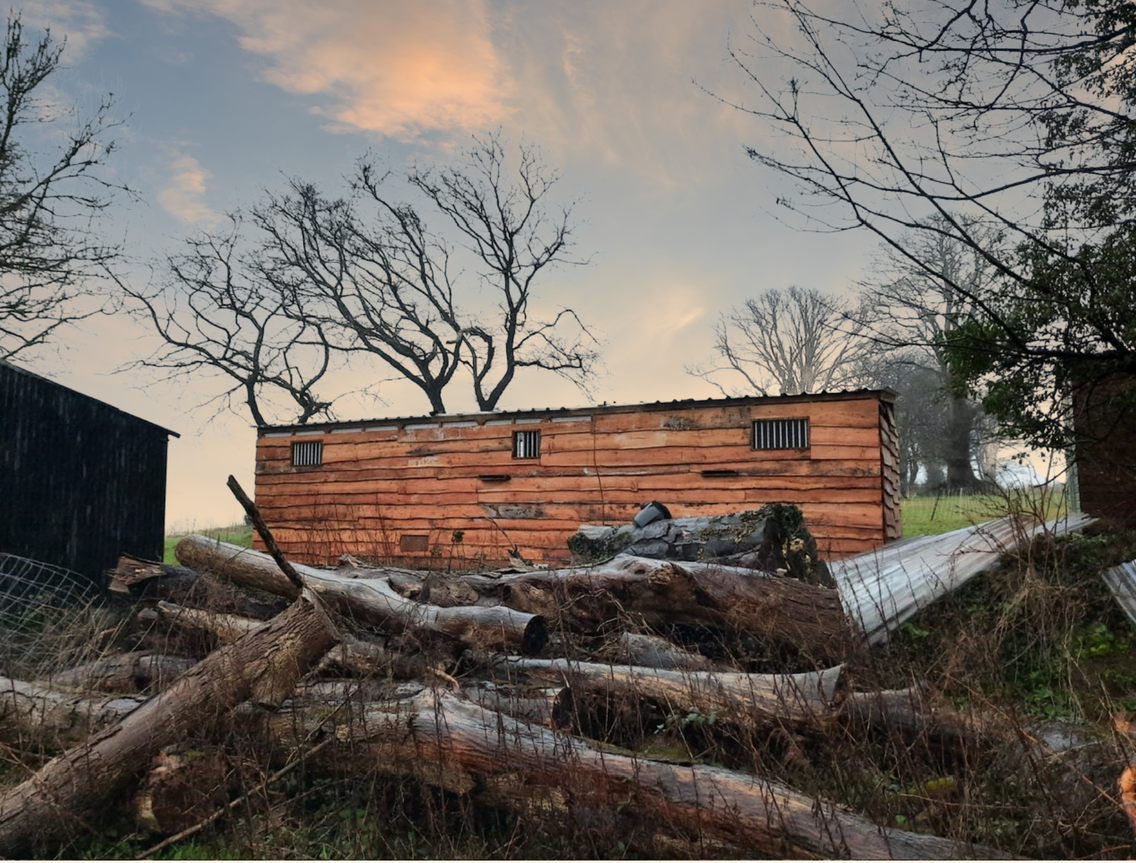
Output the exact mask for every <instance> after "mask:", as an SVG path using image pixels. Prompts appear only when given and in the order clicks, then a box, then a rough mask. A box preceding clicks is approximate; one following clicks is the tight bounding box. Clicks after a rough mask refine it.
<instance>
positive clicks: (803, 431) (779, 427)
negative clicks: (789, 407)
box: [753, 419, 809, 449]
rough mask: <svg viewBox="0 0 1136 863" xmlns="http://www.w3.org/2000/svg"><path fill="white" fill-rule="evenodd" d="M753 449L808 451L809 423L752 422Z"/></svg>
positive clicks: (782, 421) (803, 421) (785, 421)
mask: <svg viewBox="0 0 1136 863" xmlns="http://www.w3.org/2000/svg"><path fill="white" fill-rule="evenodd" d="M753 448H754V449H808V448H809V421H808V420H807V419H797V420H754V421H753Z"/></svg>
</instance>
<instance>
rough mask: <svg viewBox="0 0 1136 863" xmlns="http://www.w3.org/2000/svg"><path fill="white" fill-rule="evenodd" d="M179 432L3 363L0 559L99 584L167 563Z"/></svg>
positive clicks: (0, 372)
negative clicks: (115, 573)
mask: <svg viewBox="0 0 1136 863" xmlns="http://www.w3.org/2000/svg"><path fill="white" fill-rule="evenodd" d="M170 435H173V436H174V437H177V436H178V435H177V433H176V432H172V431H170V430H169V429H165V428H162V427H161V426H158V425H155V424H154V423H152V422H148V421H146V420H144V419H140V418H138V417H136V416H132V415H131V414H128V413H126V412H124V411H121V410H119V409H118V408H115V407H112V406H111V405H108V404H106V403H105V402H101V401H99V400H98V399H93V398H91V397H90V396H85V395H83V394H82V393H79V392H76V391H75V390H72V389H68V388H67V387H65V386H61V385H60V384H57V383H54V382H52V381H49V380H47V379H46V378H43V377H40V376H39V375H36V374H32V373H31V372H28V371H25V370H23V369H20V368H17V367H16V366H13V365H11V364H10V363H6V362H3V361H0V553H7V554H14V555H18V556H20V557H27V558H32V559H34V560H38V561H42V562H44V563H49V564H53V565H55V566H61V567H66V568H67V569H70V570H73V571H74V572H77V573H79V574H81V575H84V576H87V577H89V578H91V579H92V580H93V581H96V582H101V579H102V577H103V572H104V571H105V570H106V569H108V568H110V567H113V566H114V564H115V562H116V561H117V560H118V557H119V555H121V554H123V553H129V554H134V555H138V556H142V557H147V558H151V559H155V560H161V555H162V550H163V542H164V535H165V511H166V449H167V443H168V439H169V436H170Z"/></svg>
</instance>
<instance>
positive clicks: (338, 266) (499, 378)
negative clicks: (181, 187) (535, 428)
mask: <svg viewBox="0 0 1136 863" xmlns="http://www.w3.org/2000/svg"><path fill="white" fill-rule="evenodd" d="M505 164H506V154H505V149H504V147H503V145H502V144H501V142H500V140H499V138H498V137H497V136H490V137H489V138H487V139H485V140H484V141H480V140H477V139H475V144H474V146H473V148H472V149H471V150H470V151H469V152H468V153H466V154H465V161H464V163H463V164H462V165H461V166H460V167H453V168H445V169H440V170H435V169H414V170H412V171H410V173H409V175H408V177H407V181H408V183H409V186H410V189H411V190H412V191H414V190H416V191H418V192H419V193H420V194H421V196H422V197H423V199H424V202H425V204H426V205H427V206H428V207H430V208H431V209H432V210H433V211H436V215H437V216H439V217H441V219H442V220H443V222H444V223H448V224H449V226H450V227H451V228H452V229H453V230H454V231H456V236H457V237H458V238H459V239H460V241H461V245H460V246H451V244H450V243H449V242H448V241H447V239H446V238H445V236H443V235H442V234H440V233H434V232H432V231H431V230H430V229H429V228H428V226H427V223H426V219H425V218H424V217H423V216H422V215H421V213H420V210H419V208H417V207H415V206H414V205H412V204H408V203H406V202H404V201H401V200H398V199H396V198H395V197H394V196H393V195H392V194H389V193H388V187H389V185H390V184H391V182H392V178H391V176H390V175H389V174H382V175H380V174H379V173H378V172H377V171H376V170H375V168H374V165H373V163H372V161H371V160H369V159H365V160H363V161H361V162H360V163H359V164H358V166H357V169H356V172H355V174H354V176H353V177H352V179H351V193H350V195H348V196H347V197H339V198H336V197H330V196H328V195H325V194H324V193H323V192H321V191H320V190H319V189H318V188H317V187H316V186H315V185H314V184H312V183H307V182H304V181H302V180H299V179H293V180H291V181H290V182H289V184H288V187H287V189H286V190H285V191H284V192H283V193H281V194H268V195H267V196H266V197H265V199H264V201H263V202H262V203H261V204H259V205H258V206H256V207H255V208H253V210H252V213H251V218H250V219H249V227H250V228H251V230H252V231H253V233H254V235H255V236H254V237H253V238H251V239H249V240H248V241H247V243H246V245H243V246H242V247H241V248H242V251H241V252H240V254H238V253H237V245H238V235H239V232H238V231H237V225H238V220H236V219H234V229H233V231H232V232H231V233H230V234H228V235H227V236H222V237H217V236H212V235H206V236H205V237H204V238H201V239H196V240H190V241H189V248H190V251H189V253H188V254H187V255H183V256H180V257H178V256H175V257H171V258H170V259H169V260H168V261H167V262H166V266H165V268H164V269H165V271H166V273H167V274H168V278H167V279H166V281H165V283H164V285H163V286H162V289H161V290H160V291H157V292H153V293H144V292H137V291H128V293H129V295H130V296H131V297H132V298H133V300H134V302H135V304H136V309H137V310H138V311H139V312H140V313H141V314H142V316H143V317H145V318H146V319H147V320H148V322H149V325H150V326H151V327H152V328H153V329H155V330H156V331H157V333H158V335H159V336H161V338H162V339H163V341H164V342H165V344H164V345H163V346H162V347H161V348H160V350H159V351H158V353H157V354H155V355H154V356H152V357H149V358H147V359H145V360H142V361H140V362H141V364H143V365H147V366H150V367H153V368H157V369H162V370H164V372H165V373H166V375H167V376H168V377H180V378H185V377H188V376H190V375H191V374H195V373H197V372H199V371H201V370H209V369H212V370H214V371H216V372H217V373H218V374H221V375H223V376H226V377H227V378H229V379H230V381H231V382H232V383H231V386H230V388H229V389H228V390H226V392H225V393H224V394H223V395H222V396H221V397H222V398H223V399H225V400H226V404H229V403H231V402H232V401H233V399H234V397H235V396H236V395H237V393H238V392H239V393H240V394H241V396H240V397H241V400H242V401H243V403H244V404H245V405H246V406H247V407H248V409H249V411H250V412H251V414H252V416H253V419H254V421H255V422H256V423H257V424H258V425H264V424H265V421H266V413H265V411H264V410H263V408H262V404H261V403H262V401H263V398H264V394H266V393H275V394H277V395H282V396H284V397H286V398H287V399H288V400H290V402H291V404H292V405H293V406H294V407H296V408H298V409H299V413H298V416H297V418H296V420H295V421H296V422H306V421H308V420H309V419H312V418H315V417H318V416H321V415H328V413H329V411H330V408H331V403H332V401H334V399H325V398H322V397H320V396H317V395H316V393H315V390H314V387H315V386H316V385H317V384H319V385H321V386H326V379H325V374H326V373H327V371H328V369H329V367H330V366H331V365H332V364H334V363H335V361H336V358H339V359H340V360H341V361H343V362H346V361H347V358H348V357H359V356H362V357H365V358H367V359H373V360H376V361H378V362H379V363H380V364H381V365H382V366H384V367H385V368H386V369H389V370H390V372H391V373H392V374H393V375H394V376H395V378H396V379H403V380H407V381H409V382H411V383H413V384H414V385H415V386H417V387H418V388H419V389H420V390H421V391H422V393H423V394H424V395H425V396H426V398H427V400H428V402H429V404H430V409H431V410H432V411H433V412H435V413H443V412H445V410H446V405H445V393H446V392H447V389H448V388H449V387H450V386H451V384H452V383H453V381H454V376H455V374H457V373H458V371H459V370H462V369H463V368H464V369H465V370H467V371H469V372H470V374H471V375H472V383H473V392H474V395H475V397H476V399H477V404H478V407H479V408H480V409H481V410H492V409H493V408H495V407H496V406H497V405H498V403H499V402H500V400H501V398H502V396H503V394H504V393H505V390H506V389H507V388H508V386H509V384H510V383H511V382H512V381H513V380H514V378H515V376H516V373H517V372H518V370H520V369H524V368H536V369H543V370H546V371H552V372H555V373H557V374H560V375H563V376H564V377H566V378H568V379H570V380H572V381H574V382H575V383H576V384H578V385H579V386H581V387H586V385H587V382H588V380H589V378H590V375H591V373H592V367H593V365H594V363H595V362H596V360H597V357H598V352H597V345H596V342H595V339H594V338H593V337H592V335H591V333H590V332H589V331H588V329H587V328H586V327H584V325H583V324H582V323H581V322H580V321H579V319H578V318H577V317H576V314H575V312H573V311H572V310H571V309H563V310H560V311H558V312H555V313H551V314H550V315H549V316H548V317H540V316H538V315H537V314H536V313H535V312H534V310H533V305H534V302H533V301H534V296H535V289H536V283H537V281H538V276H539V275H540V274H541V273H542V272H544V271H545V270H547V269H549V268H551V267H554V266H556V265H558V264H575V263H582V262H580V261H576V260H575V259H573V258H572V257H570V255H569V250H570V248H571V245H572V243H571V230H570V224H571V208H570V207H565V208H562V209H560V210H559V211H557V212H555V213H553V212H552V210H551V208H550V206H549V205H548V204H547V202H546V198H547V196H548V195H549V193H550V192H551V190H552V188H553V186H554V185H555V183H556V180H557V175H556V174H555V173H554V172H552V171H550V170H549V169H548V168H547V167H546V166H545V164H544V163H543V161H542V160H541V158H540V153H539V151H538V150H537V149H536V148H535V147H532V146H525V145H522V146H521V147H520V160H519V165H518V166H517V168H516V175H515V178H514V179H513V180H510V179H509V178H508V177H507V175H506V171H505ZM455 258H460V259H462V261H463V262H466V263H468V262H469V261H472V266H473V267H474V268H476V273H475V274H474V276H473V277H472V278H476V279H477V281H478V283H479V284H477V285H476V286H475V285H473V284H471V277H470V276H468V275H466V273H465V271H459V272H458V273H457V274H456V275H455V270H456V269H457V267H458V266H459V265H457V264H455V263H453V262H454V260H455ZM478 288H480V289H481V290H478ZM124 290H125V288H124ZM479 294H481V295H488V296H489V297H490V298H494V299H495V300H496V308H494V309H487V308H485V304H484V303H483V302H479V300H478V295H479Z"/></svg>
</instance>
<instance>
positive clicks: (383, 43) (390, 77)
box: [144, 0, 511, 140]
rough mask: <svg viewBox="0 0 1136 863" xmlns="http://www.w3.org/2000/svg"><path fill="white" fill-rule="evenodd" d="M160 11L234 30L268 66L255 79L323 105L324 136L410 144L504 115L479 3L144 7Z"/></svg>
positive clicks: (357, 0)
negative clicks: (342, 132)
mask: <svg viewBox="0 0 1136 863" xmlns="http://www.w3.org/2000/svg"><path fill="white" fill-rule="evenodd" d="M144 2H147V3H149V4H150V5H152V6H154V7H156V8H163V9H166V10H167V11H174V10H179V9H188V10H197V11H206V12H212V13H213V14H216V15H219V16H221V17H224V18H226V19H228V20H230V21H232V22H233V23H234V24H236V25H237V27H238V28H239V29H240V31H241V33H242V35H241V37H240V44H241V46H242V47H243V48H244V49H245V50H247V51H250V52H252V53H254V54H258V55H260V56H262V57H265V58H267V59H268V62H269V65H268V66H267V67H266V68H265V69H264V70H263V71H262V72H261V77H262V78H263V79H264V80H266V81H269V82H271V83H273V84H276V85H277V86H279V87H281V88H283V89H285V90H287V91H289V92H292V93H301V94H305V95H319V96H324V97H329V98H330V104H328V105H323V106H317V108H316V110H317V111H318V112H319V113H320V114H322V115H324V116H326V117H327V118H328V119H329V121H330V128H332V129H338V128H349V129H352V130H358V129H361V130H364V131H372V132H378V133H380V134H383V135H387V136H390V137H393V138H398V139H402V140H412V139H414V138H416V137H418V136H419V135H421V134H423V133H427V132H432V131H447V132H448V131H459V130H460V131H469V130H473V131H476V130H481V129H484V128H486V127H489V126H494V125H497V124H499V123H501V122H502V121H503V120H505V119H506V117H507V116H508V115H509V113H510V108H509V107H508V104H507V102H508V98H509V94H510V92H511V87H510V85H509V79H508V68H507V65H506V63H505V62H504V61H503V60H502V59H501V57H500V56H499V55H498V53H497V51H496V50H495V48H494V46H493V42H492V38H491V35H492V34H491V31H492V26H491V23H490V20H489V15H488V12H487V10H486V8H485V5H484V3H480V2H467V0H437V2H433V3H429V4H426V3H417V2H416V3H405V2H387V3H376V2H373V0H344V2H339V3H334V4H331V3H310V2H308V0H271V2H267V0H144Z"/></svg>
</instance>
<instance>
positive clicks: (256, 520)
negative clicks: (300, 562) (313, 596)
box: [228, 475, 304, 590]
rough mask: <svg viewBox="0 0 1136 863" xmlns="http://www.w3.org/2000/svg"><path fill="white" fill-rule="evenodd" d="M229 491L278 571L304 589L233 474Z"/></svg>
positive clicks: (296, 573)
mask: <svg viewBox="0 0 1136 863" xmlns="http://www.w3.org/2000/svg"><path fill="white" fill-rule="evenodd" d="M228 486H229V491H231V492H232V493H233V496H234V497H236V499H237V500H238V501H240V504H241V506H243V507H244V508H245V512H247V513H248V517H249V520H250V521H252V525H253V527H255V528H256V532H257V533H259V534H260V538H261V539H262V540H264V547H265V548H266V549H268V553H269V554H271V555H272V559H273V560H274V561H276V565H277V566H278V567H280V571H281V572H283V573H284V575H286V576H287V577H288V580H289V581H290V582H292V584H293V585H295V587H296V589H297V590H303V589H304V580H303V579H302V578H300V574H299V573H298V572H296V570H295V568H294V567H293V566H292V564H290V563H289V562H288V558H286V557H285V556H284V552H282V551H281V550H280V546H278V545H277V544H276V540H275V539H273V538H272V531H270V530H269V529H268V525H267V524H265V523H264V519H263V518H261V515H260V510H259V509H257V508H256V504H255V503H253V502H252V499H251V498H250V497H249V496H248V495H247V494H245V490H244V489H243V488H241V484H240V483H239V482H237V478H236V477H235V476H232V475H230V476H229V482H228Z"/></svg>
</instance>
